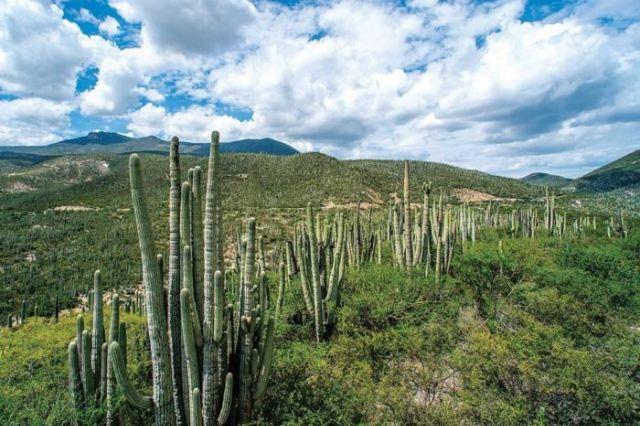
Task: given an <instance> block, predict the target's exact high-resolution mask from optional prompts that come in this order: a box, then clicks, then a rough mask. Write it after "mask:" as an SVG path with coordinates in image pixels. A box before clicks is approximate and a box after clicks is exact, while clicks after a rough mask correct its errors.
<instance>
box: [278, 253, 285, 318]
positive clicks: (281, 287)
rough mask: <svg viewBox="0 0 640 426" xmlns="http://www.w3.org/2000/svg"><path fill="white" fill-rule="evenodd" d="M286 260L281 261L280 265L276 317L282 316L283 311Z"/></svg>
mask: <svg viewBox="0 0 640 426" xmlns="http://www.w3.org/2000/svg"><path fill="white" fill-rule="evenodd" d="M284 268H285V267H284V262H280V266H279V267H278V278H279V279H278V299H277V300H276V319H278V318H280V312H281V311H282V304H283V303H284V284H285V281H286V278H285V269H284Z"/></svg>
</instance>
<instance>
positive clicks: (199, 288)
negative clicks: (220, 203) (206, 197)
mask: <svg viewBox="0 0 640 426" xmlns="http://www.w3.org/2000/svg"><path fill="white" fill-rule="evenodd" d="M191 193H192V196H191V199H192V201H193V212H192V216H193V223H192V225H193V226H192V234H193V238H192V246H193V274H194V275H193V288H194V297H195V299H196V306H197V308H198V313H199V314H200V318H202V316H203V312H202V309H203V306H204V283H203V266H202V251H203V247H202V240H203V232H204V230H203V224H202V169H201V168H200V166H196V167H195V168H194V169H193V179H192V182H191ZM184 245H186V244H183V246H184Z"/></svg>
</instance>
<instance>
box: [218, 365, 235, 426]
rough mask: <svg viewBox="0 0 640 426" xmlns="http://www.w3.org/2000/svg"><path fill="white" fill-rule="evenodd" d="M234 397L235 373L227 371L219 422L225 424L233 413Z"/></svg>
mask: <svg viewBox="0 0 640 426" xmlns="http://www.w3.org/2000/svg"><path fill="white" fill-rule="evenodd" d="M232 399H233V374H231V373H227V378H226V379H225V384H224V395H223V397H222V407H221V408H220V413H219V414H218V424H219V425H224V424H225V423H226V422H227V419H229V414H231V402H232Z"/></svg>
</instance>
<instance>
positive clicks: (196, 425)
mask: <svg viewBox="0 0 640 426" xmlns="http://www.w3.org/2000/svg"><path fill="white" fill-rule="evenodd" d="M189 397H190V400H191V401H192V403H191V405H190V406H189V409H190V410H191V411H190V412H189V425H190V426H202V397H201V395H200V389H198V388H195V389H193V390H192V391H191V395H189Z"/></svg>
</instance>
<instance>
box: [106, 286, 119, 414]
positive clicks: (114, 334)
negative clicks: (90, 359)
mask: <svg viewBox="0 0 640 426" xmlns="http://www.w3.org/2000/svg"><path fill="white" fill-rule="evenodd" d="M119 332H120V298H119V296H118V295H117V294H114V295H113V297H112V298H111V323H110V327H109V344H111V342H117V341H118V334H119ZM114 395H115V377H114V376H113V368H112V363H111V356H110V354H109V352H108V353H107V396H106V398H107V425H111V424H113V422H114V417H113V416H114V413H113V400H114Z"/></svg>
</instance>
